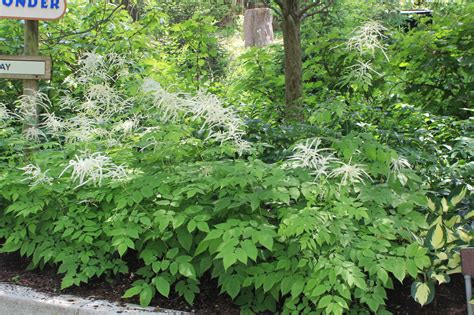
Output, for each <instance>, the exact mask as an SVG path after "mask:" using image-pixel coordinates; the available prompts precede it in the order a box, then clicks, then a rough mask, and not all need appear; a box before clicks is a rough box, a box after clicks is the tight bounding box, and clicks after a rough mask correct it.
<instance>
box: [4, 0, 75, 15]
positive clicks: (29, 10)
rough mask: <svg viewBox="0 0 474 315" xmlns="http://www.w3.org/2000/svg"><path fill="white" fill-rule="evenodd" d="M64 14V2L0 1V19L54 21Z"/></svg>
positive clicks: (42, 0) (51, 0)
mask: <svg viewBox="0 0 474 315" xmlns="http://www.w3.org/2000/svg"><path fill="white" fill-rule="evenodd" d="M65 12H66V0H0V18H7V19H21V20H56V19H59V18H61V17H62V16H63V15H64V13H65Z"/></svg>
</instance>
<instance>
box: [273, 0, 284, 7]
mask: <svg viewBox="0 0 474 315" xmlns="http://www.w3.org/2000/svg"><path fill="white" fill-rule="evenodd" d="M274 1H275V3H276V4H278V6H279V7H280V8H282V9H283V7H284V5H283V2H281V0H274Z"/></svg>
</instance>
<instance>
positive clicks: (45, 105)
mask: <svg viewBox="0 0 474 315" xmlns="http://www.w3.org/2000/svg"><path fill="white" fill-rule="evenodd" d="M15 104H16V113H15V114H14V116H15V117H17V118H18V119H20V120H22V121H23V122H24V123H25V124H27V125H32V126H33V125H35V124H36V121H34V120H35V119H36V118H37V115H38V112H37V111H38V110H41V109H43V110H48V109H49V108H50V107H51V102H50V100H49V98H48V96H47V95H46V94H44V93H42V92H39V91H33V90H31V94H27V95H22V96H20V97H19V98H18V99H17V100H16V101H15Z"/></svg>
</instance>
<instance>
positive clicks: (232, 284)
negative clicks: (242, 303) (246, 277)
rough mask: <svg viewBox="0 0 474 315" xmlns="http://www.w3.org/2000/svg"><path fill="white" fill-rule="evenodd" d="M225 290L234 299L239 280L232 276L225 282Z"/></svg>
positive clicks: (238, 287) (238, 288) (238, 290)
mask: <svg viewBox="0 0 474 315" xmlns="http://www.w3.org/2000/svg"><path fill="white" fill-rule="evenodd" d="M226 291H227V293H229V295H230V297H231V298H232V299H234V298H235V297H236V296H237V295H238V294H239V292H240V282H239V281H237V279H235V277H233V278H232V279H230V280H229V281H228V282H227V283H226Z"/></svg>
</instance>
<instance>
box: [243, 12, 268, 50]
mask: <svg viewBox="0 0 474 315" xmlns="http://www.w3.org/2000/svg"><path fill="white" fill-rule="evenodd" d="M272 21H273V17H272V12H271V10H270V9H267V8H257V9H248V10H246V11H245V17H244V38H245V47H250V46H257V47H264V46H267V45H268V44H271V43H272V42H273V23H272Z"/></svg>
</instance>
